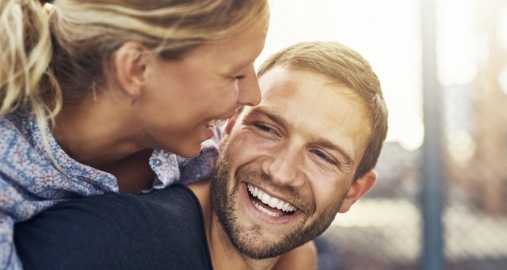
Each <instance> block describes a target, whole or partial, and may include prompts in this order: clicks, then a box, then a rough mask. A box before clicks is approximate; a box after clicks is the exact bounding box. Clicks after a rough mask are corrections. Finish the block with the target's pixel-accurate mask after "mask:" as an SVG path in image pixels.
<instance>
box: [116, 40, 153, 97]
mask: <svg viewBox="0 0 507 270" xmlns="http://www.w3.org/2000/svg"><path fill="white" fill-rule="evenodd" d="M147 52H148V49H147V48H146V47H145V46H144V45H142V44H141V43H139V42H135V41H129V42H125V43H124V44H123V45H121V46H120V48H119V49H118V50H117V51H116V54H115V56H114V64H115V69H116V76H117V81H118V83H119V84H120V86H121V88H122V90H123V91H124V92H125V93H127V94H128V95H129V96H133V97H137V96H139V94H140V89H141V87H142V86H143V84H144V83H145V82H146V77H145V76H146V74H145V71H146V64H147V62H148V60H149V55H150V54H149V53H147Z"/></svg>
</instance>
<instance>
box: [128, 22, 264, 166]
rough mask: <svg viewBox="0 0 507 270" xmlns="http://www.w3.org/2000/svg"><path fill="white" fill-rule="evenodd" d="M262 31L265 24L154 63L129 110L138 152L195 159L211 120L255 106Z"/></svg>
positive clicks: (258, 94)
mask: <svg viewBox="0 0 507 270" xmlns="http://www.w3.org/2000/svg"><path fill="white" fill-rule="evenodd" d="M266 31H267V23H259V24H255V25H253V26H251V27H249V28H248V29H246V30H245V31H243V32H241V33H239V34H237V35H235V36H233V37H230V38H227V39H223V40H219V41H215V42H213V43H209V44H205V45H202V46H200V47H198V48H196V49H195V50H193V51H191V52H189V53H187V54H186V55H185V56H184V57H183V58H181V59H176V60H166V59H161V58H154V59H153V60H152V61H151V62H150V64H149V65H147V67H146V74H147V75H148V77H147V78H148V83H147V84H146V86H145V88H144V89H143V95H142V96H141V97H140V99H139V100H138V101H137V102H136V105H135V106H138V108H137V109H138V112H139V114H138V117H139V118H138V121H136V122H138V123H140V126H139V128H140V129H139V130H140V132H142V133H143V140H144V141H143V142H142V143H143V144H144V143H145V144H146V145H144V147H150V148H162V149H165V150H168V151H171V152H174V153H177V154H179V155H182V156H186V157H189V156H194V155H197V154H198V153H199V150H200V147H201V143H202V142H203V141H205V140H207V139H210V138H211V137H212V136H213V125H212V122H213V121H214V120H225V119H227V118H229V117H231V116H232V115H233V114H234V113H235V111H236V109H237V108H238V107H239V106H241V105H257V104H258V103H259V101H260V89H259V85H258V81H257V76H256V74H255V70H254V66H253V62H254V60H255V58H257V56H259V54H260V53H261V51H262V49H263V48H264V42H265V39H266Z"/></svg>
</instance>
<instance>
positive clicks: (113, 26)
mask: <svg viewBox="0 0 507 270" xmlns="http://www.w3.org/2000/svg"><path fill="white" fill-rule="evenodd" d="M0 12H1V13H0V19H1V20H0V21H1V23H0V48H1V52H0V62H1V63H2V64H1V65H0V98H1V107H0V132H1V134H2V136H0V159H1V160H0V201H1V204H0V207H1V211H0V246H1V248H0V268H2V269H4V268H9V269H10V268H14V269H15V268H20V263H19V260H18V259H17V256H16V254H15V249H14V246H13V244H12V233H13V232H12V230H13V229H12V228H13V224H14V223H15V222H18V221H22V220H26V219H28V218H30V217H31V216H33V215H34V214H36V213H38V212H40V211H42V210H44V209H46V208H47V207H49V206H51V205H54V204H55V203H57V202H60V201H63V200H68V199H71V198H78V197H83V196H90V195H97V194H102V193H108V192H122V193H138V192H140V191H143V190H147V189H151V188H153V187H163V186H165V185H168V184H170V183H171V182H173V181H175V180H178V179H179V178H180V177H182V178H187V179H186V180H187V181H194V180H197V179H202V178H205V177H206V176H207V175H206V174H207V173H208V172H209V170H208V169H209V167H211V166H212V165H213V161H214V160H213V158H212V157H213V155H214V153H215V150H214V148H205V147H204V148H203V149H202V150H201V143H203V142H204V141H206V140H208V139H210V138H212V136H213V130H214V125H215V123H217V122H220V121H221V120H224V119H226V118H228V117H230V116H232V115H233V114H234V112H235V110H236V108H237V107H238V106H240V105H255V104H257V103H258V102H259V100H260V92H259V87H258V83H257V79H256V76H255V72H254V67H253V61H254V60H255V58H256V57H257V56H258V55H259V54H260V52H261V50H262V49H263V47H264V41H265V35H266V29H267V24H268V16H269V11H268V4H267V1H264V0H262V1H261V0H215V1H202V0H184V1H178V0H130V1H120V0H88V1H83V0H55V1H54V6H53V7H52V9H51V12H50V14H51V15H50V18H49V20H48V18H47V16H46V14H45V13H44V12H43V11H42V8H41V6H40V5H39V4H38V3H37V2H35V1H33V0H4V1H1V2H0ZM171 152H172V153H175V154H178V155H180V156H183V157H193V156H196V155H198V154H200V155H199V156H198V157H196V158H194V159H191V160H189V159H184V158H180V157H177V156H176V155H174V154H171ZM189 177H191V178H189Z"/></svg>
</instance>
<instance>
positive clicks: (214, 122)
mask: <svg viewBox="0 0 507 270" xmlns="http://www.w3.org/2000/svg"><path fill="white" fill-rule="evenodd" d="M226 121H227V120H223V119H215V120H211V121H209V122H208V125H210V126H214V127H221V126H223V125H224V124H225V122H226Z"/></svg>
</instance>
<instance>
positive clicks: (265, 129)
mask: <svg viewBox="0 0 507 270" xmlns="http://www.w3.org/2000/svg"><path fill="white" fill-rule="evenodd" d="M254 126H255V127H256V128H257V129H259V130H260V131H262V132H266V133H274V130H273V129H272V128H271V127H269V126H268V125H265V124H261V123H255V124H254Z"/></svg>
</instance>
